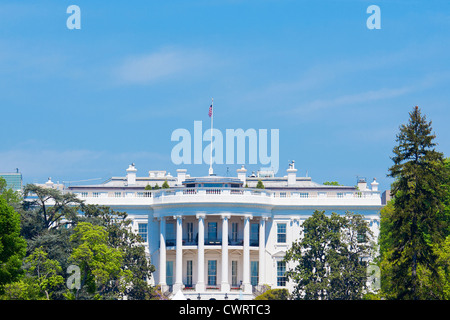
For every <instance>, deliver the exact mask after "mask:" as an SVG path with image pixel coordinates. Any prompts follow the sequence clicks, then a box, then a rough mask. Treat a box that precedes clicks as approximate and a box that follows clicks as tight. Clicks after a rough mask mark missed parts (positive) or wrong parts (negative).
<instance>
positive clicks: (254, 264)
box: [250, 261, 259, 286]
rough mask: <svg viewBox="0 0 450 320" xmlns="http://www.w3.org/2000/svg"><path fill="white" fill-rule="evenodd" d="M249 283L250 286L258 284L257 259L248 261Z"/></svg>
mask: <svg viewBox="0 0 450 320" xmlns="http://www.w3.org/2000/svg"><path fill="white" fill-rule="evenodd" d="M250 271H251V275H250V283H251V284H252V286H257V285H258V276H259V261H251V262H250Z"/></svg>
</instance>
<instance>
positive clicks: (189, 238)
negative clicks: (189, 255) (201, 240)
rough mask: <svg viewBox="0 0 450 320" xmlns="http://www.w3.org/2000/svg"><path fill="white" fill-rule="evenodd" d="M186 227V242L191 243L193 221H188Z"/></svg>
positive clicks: (192, 238) (192, 239)
mask: <svg viewBox="0 0 450 320" xmlns="http://www.w3.org/2000/svg"><path fill="white" fill-rule="evenodd" d="M186 227H187V242H188V243H192V242H193V241H194V223H193V222H188V223H187V224H186Z"/></svg>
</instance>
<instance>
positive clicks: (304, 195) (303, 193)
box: [300, 192, 309, 198]
mask: <svg viewBox="0 0 450 320" xmlns="http://www.w3.org/2000/svg"><path fill="white" fill-rule="evenodd" d="M308 197H309V193H308V192H300V198H308Z"/></svg>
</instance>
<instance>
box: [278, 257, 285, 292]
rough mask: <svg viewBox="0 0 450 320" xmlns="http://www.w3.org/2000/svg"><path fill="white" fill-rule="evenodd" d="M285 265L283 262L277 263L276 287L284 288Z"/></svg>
mask: <svg viewBox="0 0 450 320" xmlns="http://www.w3.org/2000/svg"><path fill="white" fill-rule="evenodd" d="M285 272H286V263H285V262H283V261H277V286H279V287H285V286H286V276H285Z"/></svg>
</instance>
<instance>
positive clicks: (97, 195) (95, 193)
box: [92, 192, 100, 198]
mask: <svg viewBox="0 0 450 320" xmlns="http://www.w3.org/2000/svg"><path fill="white" fill-rule="evenodd" d="M92 196H93V197H94V198H98V197H100V192H92Z"/></svg>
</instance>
